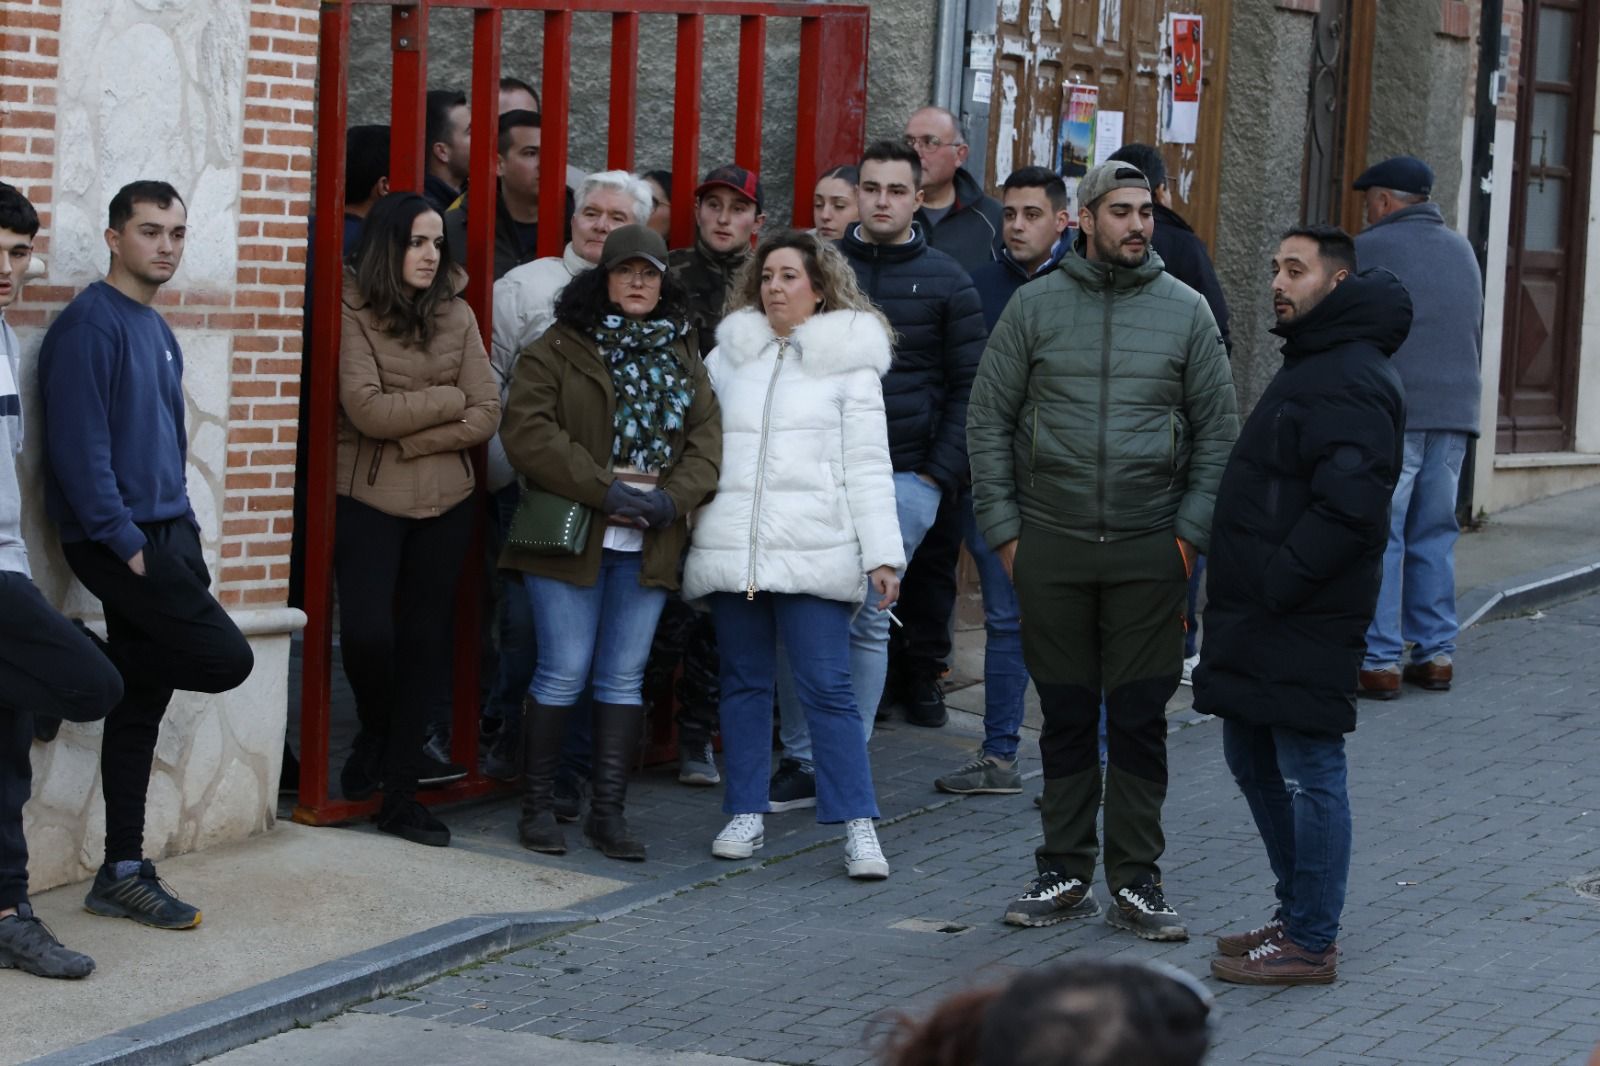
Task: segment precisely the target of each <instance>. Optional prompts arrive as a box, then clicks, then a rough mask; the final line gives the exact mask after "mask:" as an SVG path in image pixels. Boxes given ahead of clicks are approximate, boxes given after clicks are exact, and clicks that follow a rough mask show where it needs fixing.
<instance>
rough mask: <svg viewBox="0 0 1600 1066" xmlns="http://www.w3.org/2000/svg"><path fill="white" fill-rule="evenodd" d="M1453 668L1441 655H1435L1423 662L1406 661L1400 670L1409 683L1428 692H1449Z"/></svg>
mask: <svg viewBox="0 0 1600 1066" xmlns="http://www.w3.org/2000/svg"><path fill="white" fill-rule="evenodd" d="M1454 673H1455V668H1454V667H1453V666H1452V665H1451V663H1450V660H1449V659H1446V658H1445V657H1444V656H1443V655H1435V656H1434V657H1433V658H1431V659H1429V660H1428V661H1427V662H1425V663H1407V664H1406V668H1405V670H1404V671H1402V676H1404V677H1405V679H1406V681H1407V682H1408V683H1409V684H1412V685H1416V686H1418V687H1419V688H1424V689H1427V690H1428V691H1429V692H1449V691H1450V681H1451V678H1452V676H1453V675H1454Z"/></svg>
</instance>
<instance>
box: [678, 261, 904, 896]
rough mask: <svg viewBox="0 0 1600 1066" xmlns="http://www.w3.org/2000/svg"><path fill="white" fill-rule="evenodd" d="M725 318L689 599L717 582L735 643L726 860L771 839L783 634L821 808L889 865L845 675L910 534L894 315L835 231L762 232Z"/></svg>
mask: <svg viewBox="0 0 1600 1066" xmlns="http://www.w3.org/2000/svg"><path fill="white" fill-rule="evenodd" d="M730 303H731V304H732V305H733V307H734V310H733V311H731V312H730V313H729V314H728V315H727V317H725V318H724V319H723V320H722V324H721V325H720V326H719V327H718V328H717V347H716V349H715V350H714V351H713V352H712V353H711V357H710V366H711V378H712V381H713V382H714V384H715V385H716V388H717V393H718V396H719V398H720V400H721V402H722V404H723V408H722V410H723V418H724V423H723V451H722V477H721V480H720V481H719V483H718V485H717V494H716V496H715V497H714V498H713V499H712V501H711V502H710V503H709V504H708V505H707V506H706V507H705V509H704V510H702V511H701V512H700V514H699V515H698V516H696V518H695V530H694V544H693V546H692V547H691V548H690V549H689V558H688V560H687V562H685V564H684V571H683V594H684V597H685V598H686V599H696V598H699V597H702V596H703V597H707V599H708V602H709V604H710V607H711V617H712V620H713V621H714V622H715V623H716V632H717V645H718V648H719V650H720V651H721V653H722V656H721V658H722V706H721V717H722V745H723V755H724V757H725V759H726V762H727V773H726V777H727V781H728V787H727V793H726V795H725V797H724V800H723V810H724V811H725V812H726V813H728V814H731V815H733V819H732V821H730V822H729V823H728V825H727V827H726V828H724V829H723V830H722V832H721V833H719V834H717V837H716V839H715V840H714V841H712V844H711V854H712V855H714V856H716V857H718V858H723V859H742V858H748V857H749V856H750V855H751V854H752V853H753V852H754V851H755V850H756V849H757V848H760V847H761V846H762V845H763V844H764V843H765V836H764V832H765V822H764V818H765V815H766V812H767V811H768V810H769V803H770V796H769V793H768V782H769V778H770V777H771V774H772V701H773V695H774V691H775V686H776V682H777V669H778V666H777V651H778V644H779V642H780V641H781V642H782V644H783V647H784V648H785V650H786V651H787V652H788V661H789V664H790V666H791V667H792V669H793V672H794V680H795V690H796V693H797V696H798V702H799V704H800V706H801V708H803V710H804V712H805V716H806V720H807V722H808V723H809V724H810V728H811V738H812V743H813V746H814V749H815V752H816V760H815V761H816V778H817V784H816V795H817V821H819V822H822V823H825V824H827V823H832V824H839V823H842V824H843V825H844V826H845V868H846V872H847V873H848V874H849V875H850V876H851V877H855V878H863V879H877V878H884V877H887V876H889V863H888V861H887V860H886V859H885V858H884V856H883V849H882V848H881V847H880V846H879V844H878V837H877V832H876V830H875V829H874V827H873V820H874V819H875V818H877V817H878V805H877V799H876V797H875V796H874V793H873V788H872V767H871V764H870V763H869V761H868V759H867V738H866V733H865V732H864V731H863V730H862V728H861V716H860V715H859V714H858V713H857V710H856V698H855V691H854V689H853V687H852V685H851V679H850V620H851V618H853V617H854V616H855V613H856V610H857V609H858V608H859V607H860V606H861V603H862V601H863V599H864V598H865V597H866V596H867V595H868V589H869V586H870V589H871V590H872V595H874V596H875V597H876V601H875V602H877V603H878V606H879V607H880V608H886V607H888V606H890V605H891V604H892V603H893V602H894V600H895V597H896V596H897V595H898V593H899V589H900V579H899V576H898V570H899V568H900V567H902V566H904V565H905V549H904V546H903V544H902V541H901V537H900V523H899V521H898V518H897V512H896V510H895V495H894V470H893V467H892V465H891V464H890V461H889V435H888V429H887V426H886V423H885V421H884V411H883V386H882V383H881V381H880V379H881V378H882V376H883V374H884V372H885V371H887V370H888V369H889V360H890V341H889V336H890V334H889V326H888V323H887V322H886V321H885V320H884V318H883V315H882V314H881V313H880V312H879V311H878V310H877V308H875V307H873V305H872V302H871V301H870V300H868V299H867V297H866V296H865V295H864V294H863V293H862V292H861V289H860V288H859V287H858V285H857V283H856V276H855V272H854V271H853V270H851V268H850V264H849V263H848V262H846V260H845V258H844V256H843V255H842V254H840V253H839V251H838V250H837V249H835V248H834V247H833V246H832V245H831V244H827V243H824V242H823V241H820V240H818V239H817V237H815V236H813V235H812V234H809V233H796V232H793V231H789V232H786V233H779V234H777V235H775V236H772V237H768V238H766V239H765V240H763V241H762V242H761V244H760V246H759V247H757V248H756V253H755V255H754V256H753V257H752V258H751V260H750V263H749V264H747V265H746V266H745V267H744V269H743V270H742V271H741V272H740V274H739V275H738V278H737V280H736V281H735V283H734V289H733V292H732V294H731V295H730Z"/></svg>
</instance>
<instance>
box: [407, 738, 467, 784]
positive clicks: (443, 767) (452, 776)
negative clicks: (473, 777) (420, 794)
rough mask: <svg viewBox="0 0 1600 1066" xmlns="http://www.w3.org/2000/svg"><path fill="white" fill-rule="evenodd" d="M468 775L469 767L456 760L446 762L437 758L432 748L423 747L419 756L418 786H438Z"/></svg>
mask: <svg viewBox="0 0 1600 1066" xmlns="http://www.w3.org/2000/svg"><path fill="white" fill-rule="evenodd" d="M466 776H467V768H466V767H465V766H462V765H461V764H460V763H456V762H446V761H445V760H443V759H436V758H434V757H433V755H432V754H431V751H430V749H426V748H425V749H423V752H422V754H421V755H419V756H417V786H418V787H419V788H437V787H438V786H440V785H448V784H449V783H450V782H452V781H460V780H461V779H462V778H463V777H466Z"/></svg>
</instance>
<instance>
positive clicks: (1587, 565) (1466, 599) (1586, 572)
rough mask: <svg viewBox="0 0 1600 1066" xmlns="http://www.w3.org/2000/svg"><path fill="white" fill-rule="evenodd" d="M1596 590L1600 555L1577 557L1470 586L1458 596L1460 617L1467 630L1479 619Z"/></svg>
mask: <svg viewBox="0 0 1600 1066" xmlns="http://www.w3.org/2000/svg"><path fill="white" fill-rule="evenodd" d="M1596 589H1600V556H1592V557H1589V558H1587V559H1574V560H1572V561H1570V562H1565V563H1560V564H1558V565H1556V566H1551V567H1546V568H1545V569H1543V570H1535V571H1533V572H1532V573H1528V574H1519V575H1517V576H1516V577H1513V578H1508V579H1507V580H1505V581H1503V582H1500V583H1499V584H1498V585H1485V586H1481V587H1479V588H1475V589H1469V590H1468V591H1466V592H1464V593H1462V594H1461V595H1460V596H1458V597H1457V599H1456V610H1457V616H1458V617H1460V618H1461V620H1462V621H1461V628H1462V629H1463V630H1465V629H1468V628H1470V627H1471V626H1474V625H1477V624H1478V623H1480V622H1496V621H1499V620H1500V619H1502V618H1511V617H1514V616H1516V615H1519V614H1526V613H1527V612H1529V611H1533V610H1538V609H1541V608H1544V607H1552V606H1554V605H1555V604H1558V603H1562V602H1564V601H1566V600H1570V599H1574V598H1576V597H1578V596H1581V595H1583V594H1584V593H1587V592H1593V591H1594V590H1596Z"/></svg>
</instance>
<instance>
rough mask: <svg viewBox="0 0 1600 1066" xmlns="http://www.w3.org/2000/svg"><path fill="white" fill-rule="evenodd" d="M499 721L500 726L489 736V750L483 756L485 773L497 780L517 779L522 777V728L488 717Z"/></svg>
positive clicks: (487, 719)
mask: <svg viewBox="0 0 1600 1066" xmlns="http://www.w3.org/2000/svg"><path fill="white" fill-rule="evenodd" d="M484 720H485V721H487V722H496V723H499V728H497V729H496V730H495V731H494V734H493V735H492V736H491V737H490V738H489V750H488V751H487V752H485V753H484V756H483V773H484V776H485V777H492V778H494V779H495V780H496V781H517V780H519V779H520V778H521V777H522V730H521V729H518V728H516V727H515V726H513V725H511V724H510V723H509V722H500V720H499V719H498V718H486V719H484Z"/></svg>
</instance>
